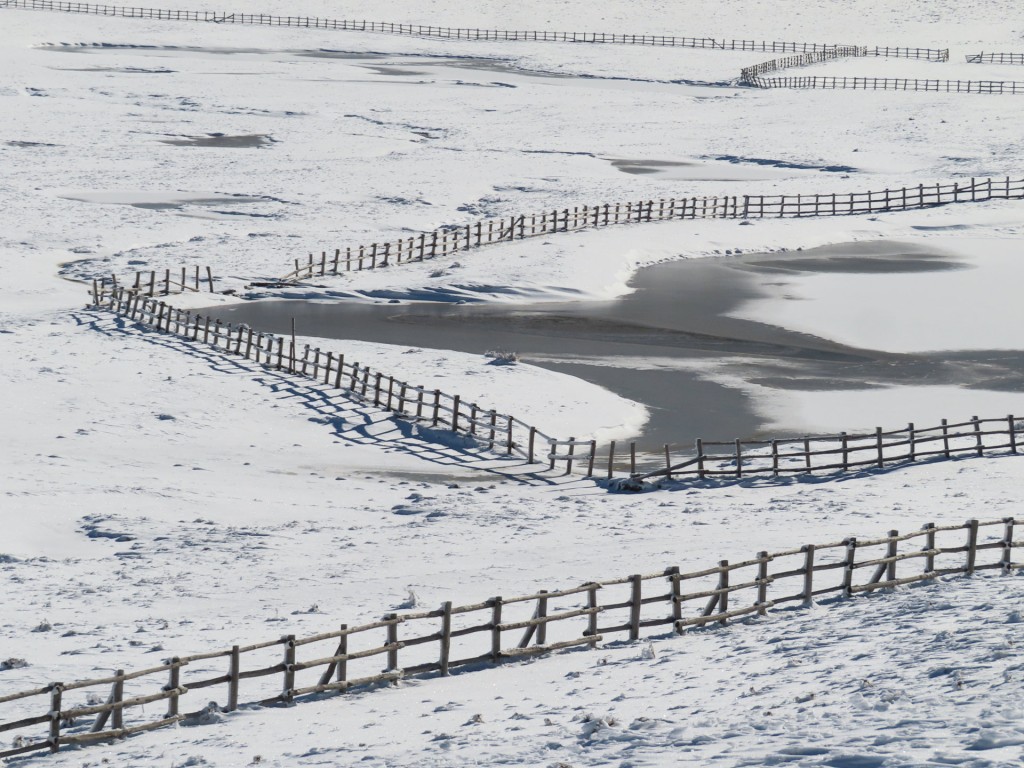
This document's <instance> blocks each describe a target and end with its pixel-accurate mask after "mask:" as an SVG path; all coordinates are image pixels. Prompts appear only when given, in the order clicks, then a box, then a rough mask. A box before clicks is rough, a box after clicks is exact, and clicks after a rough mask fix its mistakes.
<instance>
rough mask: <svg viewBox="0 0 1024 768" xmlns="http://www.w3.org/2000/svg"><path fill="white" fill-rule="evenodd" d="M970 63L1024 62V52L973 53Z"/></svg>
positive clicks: (968, 61) (969, 57)
mask: <svg viewBox="0 0 1024 768" xmlns="http://www.w3.org/2000/svg"><path fill="white" fill-rule="evenodd" d="M967 63H968V64H1024V53H972V54H969V55H968V56H967Z"/></svg>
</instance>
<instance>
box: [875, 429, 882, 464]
mask: <svg viewBox="0 0 1024 768" xmlns="http://www.w3.org/2000/svg"><path fill="white" fill-rule="evenodd" d="M875 444H876V445H877V446H878V468H879V469H882V467H883V466H884V461H883V458H882V428H881V427H875Z"/></svg>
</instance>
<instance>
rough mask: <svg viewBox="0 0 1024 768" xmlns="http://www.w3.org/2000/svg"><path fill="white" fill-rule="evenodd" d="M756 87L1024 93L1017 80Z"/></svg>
mask: <svg viewBox="0 0 1024 768" xmlns="http://www.w3.org/2000/svg"><path fill="white" fill-rule="evenodd" d="M749 84H750V85H752V86H754V87H755V88H819V89H844V88H845V89H850V90H860V91H938V92H942V93H988V94H1007V93H1008V94H1017V93H1022V94H1024V82H1020V81H1013V80H924V79H918V78H906V77H822V76H815V77H767V78H766V77H756V78H753V79H752V80H751V81H750V83H749Z"/></svg>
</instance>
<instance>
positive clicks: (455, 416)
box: [452, 395, 460, 432]
mask: <svg viewBox="0 0 1024 768" xmlns="http://www.w3.org/2000/svg"><path fill="white" fill-rule="evenodd" d="M459 400H460V397H459V395H455V399H454V401H453V403H452V432H458V431H459Z"/></svg>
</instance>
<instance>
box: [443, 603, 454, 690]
mask: <svg viewBox="0 0 1024 768" xmlns="http://www.w3.org/2000/svg"><path fill="white" fill-rule="evenodd" d="M451 649H452V603H451V601H450V600H449V601H448V602H446V603H444V604H442V605H441V660H440V661H441V663H440V667H441V674H442V675H447V674H448V657H449V654H450V653H451Z"/></svg>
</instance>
